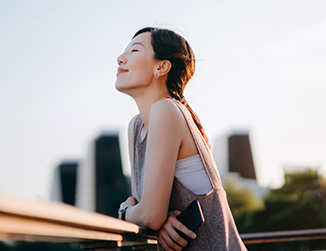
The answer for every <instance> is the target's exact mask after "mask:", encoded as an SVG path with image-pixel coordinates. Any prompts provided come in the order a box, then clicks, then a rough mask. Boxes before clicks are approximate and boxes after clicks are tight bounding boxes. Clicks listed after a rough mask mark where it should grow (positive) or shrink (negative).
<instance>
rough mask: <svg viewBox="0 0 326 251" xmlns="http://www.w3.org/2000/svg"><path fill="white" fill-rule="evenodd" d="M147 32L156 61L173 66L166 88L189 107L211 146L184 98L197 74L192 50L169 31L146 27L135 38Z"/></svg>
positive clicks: (180, 38) (198, 122)
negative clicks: (166, 62)
mask: <svg viewBox="0 0 326 251" xmlns="http://www.w3.org/2000/svg"><path fill="white" fill-rule="evenodd" d="M145 32H150V33H151V35H152V40H151V43H152V47H153V50H154V53H155V59H157V60H168V61H170V62H171V65H172V66H171V69H170V71H169V73H168V77H167V81H166V86H167V88H168V90H169V93H170V95H171V97H172V98H174V99H176V100H178V101H180V102H181V103H182V104H183V105H184V106H185V107H187V109H188V110H189V112H190V113H191V116H192V118H193V120H194V121H195V123H196V125H197V127H198V129H199V131H200V132H201V134H202V135H203V138H204V139H205V141H206V143H207V144H208V146H209V142H208V138H207V136H206V134H205V132H204V128H203V126H202V125H201V123H200V121H199V119H198V117H197V115H196V114H195V112H194V111H193V110H192V109H191V107H190V106H189V104H188V103H187V101H186V100H185V97H184V96H183V91H184V88H185V87H186V84H187V83H188V81H189V80H190V79H191V77H192V76H193V75H194V72H195V66H196V61H195V56H194V53H193V51H192V49H191V48H190V46H189V44H188V42H187V41H186V40H185V39H184V38H183V37H182V36H180V35H178V34H177V33H175V32H174V31H171V30H168V29H161V28H153V27H146V28H143V29H140V30H139V31H137V32H136V34H135V35H134V36H133V38H135V37H137V36H138V35H139V34H142V33H145Z"/></svg>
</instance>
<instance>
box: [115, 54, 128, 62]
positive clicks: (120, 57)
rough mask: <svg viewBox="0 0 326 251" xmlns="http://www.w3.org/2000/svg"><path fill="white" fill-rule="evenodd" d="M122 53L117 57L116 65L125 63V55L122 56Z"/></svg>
mask: <svg viewBox="0 0 326 251" xmlns="http://www.w3.org/2000/svg"><path fill="white" fill-rule="evenodd" d="M123 54H124V53H122V54H121V55H120V56H119V57H118V58H117V62H118V65H122V64H125V63H126V59H125V57H124V56H123Z"/></svg>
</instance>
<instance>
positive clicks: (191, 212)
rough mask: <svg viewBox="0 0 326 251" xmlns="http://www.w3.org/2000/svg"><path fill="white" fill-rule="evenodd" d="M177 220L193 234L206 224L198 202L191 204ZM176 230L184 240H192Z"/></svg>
mask: <svg viewBox="0 0 326 251" xmlns="http://www.w3.org/2000/svg"><path fill="white" fill-rule="evenodd" d="M176 218H177V220H178V221H180V222H181V223H182V224H183V225H185V226H186V227H187V228H188V229H190V230H191V231H193V232H194V231H196V230H197V229H198V228H199V227H200V226H201V225H203V223H204V222H205V218H204V214H203V211H202V210H201V206H200V203H199V201H198V200H194V201H193V202H191V203H190V204H189V205H188V206H187V207H186V208H185V209H184V210H183V211H182V212H181V213H180V214H179V215H178V216H177V217H176ZM175 230H176V232H177V233H178V234H179V235H180V236H181V237H182V238H183V239H185V240H190V239H191V238H189V237H188V236H187V235H185V234H184V233H183V232H180V231H179V230H178V229H175Z"/></svg>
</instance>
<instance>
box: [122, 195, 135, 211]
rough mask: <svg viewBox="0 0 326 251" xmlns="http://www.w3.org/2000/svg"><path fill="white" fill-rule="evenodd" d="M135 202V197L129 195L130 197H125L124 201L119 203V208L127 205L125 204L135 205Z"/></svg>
mask: <svg viewBox="0 0 326 251" xmlns="http://www.w3.org/2000/svg"><path fill="white" fill-rule="evenodd" d="M137 203H138V201H137V200H136V198H134V197H132V196H130V197H128V199H126V201H124V202H122V203H121V204H120V208H119V209H121V208H123V207H124V206H127V205H129V206H135V205H137Z"/></svg>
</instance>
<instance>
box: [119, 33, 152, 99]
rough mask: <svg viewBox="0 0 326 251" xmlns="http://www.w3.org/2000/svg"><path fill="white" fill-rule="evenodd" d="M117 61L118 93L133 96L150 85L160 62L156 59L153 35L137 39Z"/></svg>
mask: <svg viewBox="0 0 326 251" xmlns="http://www.w3.org/2000/svg"><path fill="white" fill-rule="evenodd" d="M117 60H118V64H119V67H118V72H117V80H116V82H115V87H116V89H117V90H118V91H120V92H124V93H126V94H131V91H132V90H134V89H136V88H141V87H145V86H147V85H149V84H150V83H151V81H152V80H153V78H154V72H155V69H156V67H157V62H158V61H157V60H155V59H154V50H153V47H152V44H151V33H150V32H145V33H142V34H140V35H138V36H137V37H135V38H134V39H133V40H132V41H131V42H130V43H129V44H128V46H127V48H126V50H125V52H124V53H122V54H121V55H120V56H119V57H118V59H117Z"/></svg>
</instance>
